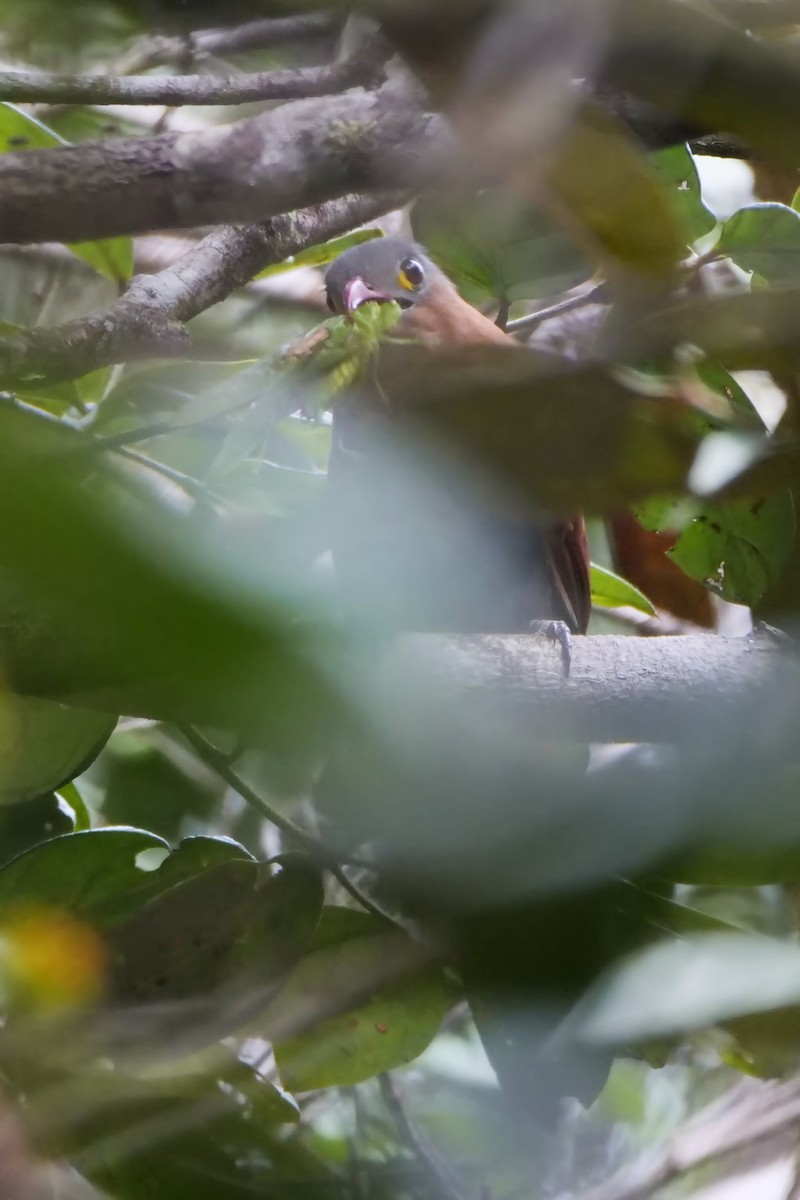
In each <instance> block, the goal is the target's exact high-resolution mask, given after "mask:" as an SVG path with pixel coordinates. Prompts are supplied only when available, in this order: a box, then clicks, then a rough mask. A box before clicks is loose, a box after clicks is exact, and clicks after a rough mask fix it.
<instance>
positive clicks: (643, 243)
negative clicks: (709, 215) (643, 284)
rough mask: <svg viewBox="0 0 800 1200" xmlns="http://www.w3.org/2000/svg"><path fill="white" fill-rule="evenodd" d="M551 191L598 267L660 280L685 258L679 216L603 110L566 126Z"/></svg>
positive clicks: (641, 156)
mask: <svg viewBox="0 0 800 1200" xmlns="http://www.w3.org/2000/svg"><path fill="white" fill-rule="evenodd" d="M524 170H525V167H524V166H523V168H522V171H521V172H520V174H521V173H522V172H524ZM537 170H538V168H537ZM546 183H547V186H548V188H549V189H552V194H553V195H554V197H555V200H556V204H555V206H554V208H553V212H554V215H556V216H557V215H558V212H559V208H560V207H561V206H563V208H564V209H566V211H567V213H568V214H569V221H570V222H571V221H574V222H576V223H577V225H578V226H579V228H580V230H581V235H582V236H581V242H582V244H583V245H584V248H585V249H587V250H588V252H589V253H592V252H593V253H592V257H593V258H594V260H595V262H596V264H597V265H598V266H601V267H605V268H606V270H608V269H612V270H613V269H614V268H615V267H618V266H620V265H621V266H623V267H626V268H628V269H630V268H633V269H634V270H635V271H636V272H637V273H640V274H641V275H642V276H644V277H645V278H650V279H656V278H659V277H660V278H664V277H667V276H668V275H669V274H670V273H671V272H672V270H673V269H674V267H675V265H676V264H677V263H678V262H679V261H680V259H681V258H682V257H683V256H684V253H685V249H686V236H685V232H684V230H683V227H682V226H683V222H682V219H681V215H679V214H677V213H676V211H675V206H674V201H673V198H672V196H671V195H670V194H669V192H668V190H667V188H666V187H665V186H664V183H663V181H662V179H661V178H660V177H659V173H658V171H657V170H656V168H655V167H654V166H653V165H652V164H651V163H650V162H649V161H648V159H647V156H646V154H645V153H644V151H643V150H642V148H641V147H640V145H639V143H638V142H637V141H636V139H635V138H634V137H633V135H632V134H630V133H629V132H628V130H626V129H625V127H624V126H623V125H622V124H621V123H618V122H616V121H615V120H613V119H612V118H610V117H609V115H608V114H607V113H605V112H604V111H602V110H601V109H600V108H599V107H598V106H595V105H593V104H590V103H584V105H583V106H582V108H581V110H580V112H579V113H578V114H577V115H576V117H575V119H574V120H573V121H572V123H571V124H570V125H569V126H568V128H567V129H566V131H565V134H564V137H563V138H562V140H561V142H560V143H559V145H558V147H557V149H556V152H555V154H554V155H553V158H552V162H550V163H549V164H548V167H547V169H546Z"/></svg>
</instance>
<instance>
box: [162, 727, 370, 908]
mask: <svg viewBox="0 0 800 1200" xmlns="http://www.w3.org/2000/svg"><path fill="white" fill-rule="evenodd" d="M177 728H178V730H179V731H180V733H181V734H182V735H183V737H185V738H186V740H187V742H189V744H190V746H192V748H193V749H194V751H195V752H196V754H197V755H198V756H199V757H200V759H201V760H202V761H203V762H204V763H205V764H206V766H209V767H211V768H212V770H214V771H216V773H217V775H219V777H220V779H222V780H224V782H225V783H227V784H228V786H229V787H232V788H233V790H234V791H235V792H238V794H239V795H240V796H241V797H242V799H243V800H244V801H245V803H247V804H249V805H250V806H251V807H252V808H255V809H256V810H257V811H258V812H259V813H260V814H261V816H262V817H263V818H264V819H265V820H266V821H269V822H270V824H272V825H274V826H275V827H276V828H277V829H279V830H280V831H281V833H282V834H284V835H285V836H286V837H290V838H294V840H295V841H296V842H297V843H298V844H299V845H300V846H302V848H303V850H305V851H306V853H307V854H309V855H310V856H311V857H312V858H315V859H316V860H317V861H318V862H320V863H322V865H323V866H324V867H325V869H326V870H327V871H329V872H330V874H331V875H332V876H333V878H334V879H335V880H336V881H337V883H339V884H341V886H342V887H343V888H344V890H345V891H346V892H348V893H349V895H350V896H352V898H353V899H354V900H355V901H356V902H357V903H358V904H360V905H361V907H362V908H363V909H364V910H365V911H366V912H368V913H370V914H371V915H372V916H373V917H377V918H378V919H380V920H382V921H390V920H391V917H389V916H388V915H387V914H386V913H385V912H383V910H382V909H381V908H379V906H378V905H377V904H376V903H375V902H374V901H373V900H371V899H370V898H369V896H367V895H366V894H365V893H364V892H362V890H361V888H359V887H357V886H356V884H354V883H353V882H352V880H350V879H349V878H348V876H347V875H346V874H345V871H344V869H343V867H342V866H341V864H340V863H339V862H337V861H336V859H334V858H333V857H332V856H331V854H330V853H329V851H328V850H326V849H325V846H324V845H323V844H322V842H320V841H319V839H318V838H315V837H314V836H313V834H310V833H307V832H306V831H305V829H301V828H300V826H299V825H295V823H294V821H291V820H290V819H289V818H288V817H286V816H284V814H283V813H282V812H279V811H278V809H276V808H274V807H273V806H272V805H271V804H270V803H269V801H268V800H266V799H265V798H264V797H263V796H262V795H260V793H259V792H256V791H255V790H254V789H253V788H251V787H250V785H249V784H248V783H245V781H244V780H243V779H242V778H241V777H240V776H239V775H238V774H237V773H236V771H234V770H233V768H232V767H231V765H230V762H229V760H228V757H227V755H226V754H225V753H224V752H223V751H222V750H220V749H219V748H218V747H217V746H215V745H214V744H213V743H212V742H210V741H209V740H208V738H206V737H204V736H203V734H202V733H200V732H199V730H197V729H195V728H194V726H192V725H178V726H177Z"/></svg>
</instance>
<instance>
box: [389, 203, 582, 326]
mask: <svg viewBox="0 0 800 1200" xmlns="http://www.w3.org/2000/svg"><path fill="white" fill-rule="evenodd" d="M412 223H413V227H414V235H415V237H417V238H418V240H419V241H420V242H422V243H423V244H424V245H425V247H426V249H427V250H428V252H429V253H430V255H431V257H432V258H433V259H434V260H435V262H436V263H437V264H438V265H439V266H440V267H441V268H442V270H443V271H444V272H445V273H446V274H447V275H449V277H450V278H451V279H452V280H453V282H454V283H455V284H456V285H457V286H458V288H459V289H460V290H461V291H462V292H463V294H464V295H465V296H466V297H467V298H468V299H469V300H471V301H472V302H473V303H475V304H485V303H487V302H490V301H493V300H494V301H496V300H498V299H499V298H500V297H504V298H505V299H507V300H523V299H529V298H533V297H540V296H548V295H556V294H558V293H559V292H561V291H564V290H566V289H567V288H569V287H572V286H573V285H574V284H576V283H579V282H580V281H581V280H582V279H586V278H587V276H588V275H590V274H591V272H592V267H591V265H590V263H589V262H588V261H587V259H586V256H585V255H584V254H583V253H581V251H580V250H578V249H577V247H576V246H574V245H573V243H572V242H571V241H570V240H569V238H568V237H566V235H565V234H564V233H562V231H561V230H560V229H558V227H557V226H556V225H555V224H554V223H553V222H552V221H551V220H550V219H549V218H548V217H547V216H545V215H544V214H543V213H541V212H539V211H537V210H536V209H535V208H533V207H532V206H531V205H529V204H526V203H525V201H524V200H522V199H521V198H520V197H519V196H518V195H516V194H515V193H514V192H512V191H510V190H508V189H500V188H494V189H488V190H485V191H481V192H477V193H474V194H472V195H468V196H464V195H455V196H451V195H445V196H438V195H435V194H432V195H430V196H426V197H424V198H423V199H421V200H418V201H417V203H416V204H415V205H414V209H413V212H412Z"/></svg>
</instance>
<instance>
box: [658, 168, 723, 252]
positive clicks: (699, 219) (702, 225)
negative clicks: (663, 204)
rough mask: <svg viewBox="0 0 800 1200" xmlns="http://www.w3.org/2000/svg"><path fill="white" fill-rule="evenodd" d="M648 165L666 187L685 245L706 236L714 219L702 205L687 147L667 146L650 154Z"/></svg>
mask: <svg viewBox="0 0 800 1200" xmlns="http://www.w3.org/2000/svg"><path fill="white" fill-rule="evenodd" d="M650 161H651V162H652V164H653V166H654V167H655V170H656V173H657V174H658V176H659V178H660V179H661V180H663V182H664V184H665V185H666V187H667V194H668V195H669V198H670V201H671V202H672V206H673V209H674V212H675V215H676V216H677V218H678V220H679V221H680V223H681V226H682V228H683V231H684V235H685V237H686V241H687V243H692V242H696V241H697V239H698V238H701V237H703V235H704V234H706V233H710V232H711V230H712V229H713V228H714V226H715V225H716V223H717V219H716V217H715V216H714V214H713V213H712V212H710V210H709V209H707V208H706V206H705V204H704V203H703V198H702V193H701V190H700V177H699V175H698V174H697V167H696V166H695V161H694V158H693V157H692V155H691V154H690V152H689V148H688V146H670V147H669V149H667V150H660V151H659V152H658V153H657V154H653V155H652V156H651V159H650Z"/></svg>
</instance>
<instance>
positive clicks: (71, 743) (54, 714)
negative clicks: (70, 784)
mask: <svg viewBox="0 0 800 1200" xmlns="http://www.w3.org/2000/svg"><path fill="white" fill-rule="evenodd" d="M116 723H117V718H116V717H112V716H109V715H108V714H107V713H103V712H92V711H89V710H87V709H81V708H68V707H67V706H66V705H64V704H55V703H54V702H53V701H51V700H37V699H34V698H33V697H31V696H15V695H13V694H11V693H5V694H2V695H0V798H2V799H4V800H25V799H30V798H32V797H34V796H41V795H43V794H44V793H45V792H52V791H57V790H58V788H59V787H61V785H62V784H64V783H66V782H67V781H68V780H70V779H72V778H74V776H75V775H80V774H81V772H82V771H84V770H86V768H87V767H88V765H89V764H90V763H91V762H92V761H93V760H94V759H95V758H96V757H97V755H98V754H99V753H100V751H101V750H102V748H103V746H104V745H105V744H106V742H107V741H108V738H109V737H110V736H111V733H112V732H113V730H114V727H115V725H116Z"/></svg>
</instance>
